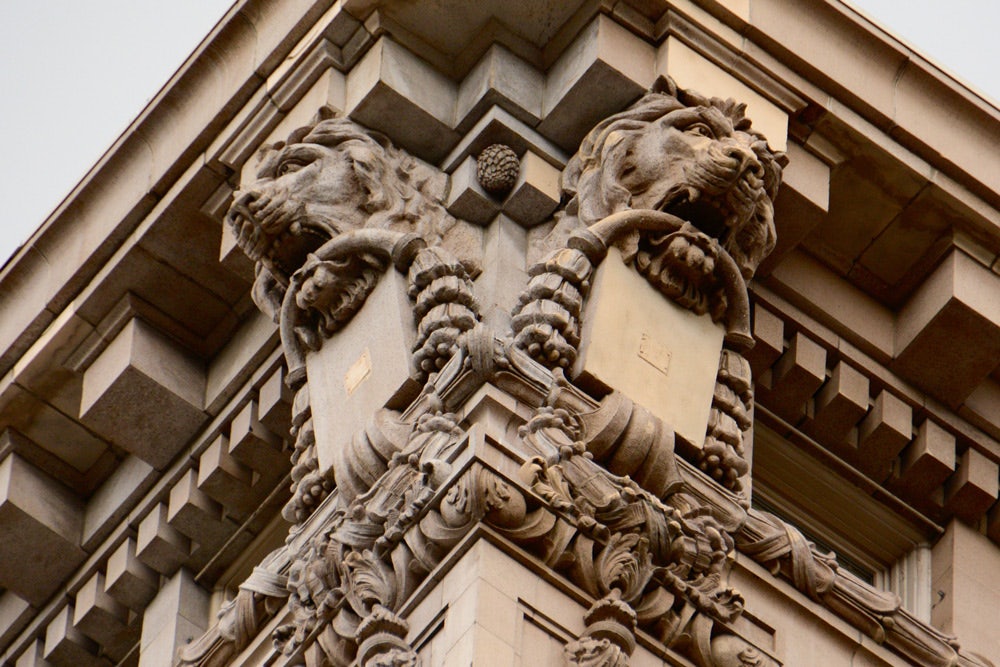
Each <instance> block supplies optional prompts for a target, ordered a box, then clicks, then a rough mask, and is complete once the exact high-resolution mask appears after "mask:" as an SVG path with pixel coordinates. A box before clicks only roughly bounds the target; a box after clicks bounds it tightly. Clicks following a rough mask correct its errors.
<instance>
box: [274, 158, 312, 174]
mask: <svg viewBox="0 0 1000 667" xmlns="http://www.w3.org/2000/svg"><path fill="white" fill-rule="evenodd" d="M306 164H307V163H306V162H305V161H304V160H298V159H288V160H284V161H283V162H282V163H281V164H279V165H278V168H277V169H276V170H275V171H276V173H277V174H278V176H284V175H285V174H291V173H292V172H295V171H298V170H299V169H302V167H305V166H306Z"/></svg>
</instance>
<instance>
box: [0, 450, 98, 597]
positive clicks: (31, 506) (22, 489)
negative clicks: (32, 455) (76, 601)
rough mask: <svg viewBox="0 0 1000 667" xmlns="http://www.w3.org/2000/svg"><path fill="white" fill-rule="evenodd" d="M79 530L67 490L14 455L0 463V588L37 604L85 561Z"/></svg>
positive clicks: (79, 515)
mask: <svg viewBox="0 0 1000 667" xmlns="http://www.w3.org/2000/svg"><path fill="white" fill-rule="evenodd" d="M82 526H83V511H82V508H81V505H80V502H79V501H78V500H77V499H76V498H75V497H74V496H73V494H72V493H71V492H70V491H69V490H68V489H66V488H65V487H63V486H62V485H61V484H59V483H58V482H56V481H55V480H53V479H51V478H50V477H48V475H46V474H45V473H44V472H42V471H41V470H39V469H37V468H35V467H34V466H32V465H31V464H29V463H28V462H27V461H25V460H24V459H22V458H21V457H20V456H18V455H17V454H15V453H13V452H11V453H9V454H7V456H6V458H4V459H3V461H2V462H0V535H2V536H3V537H2V539H0V587H2V588H6V589H9V590H11V591H13V592H14V593H15V594H16V595H17V596H19V597H21V598H24V599H25V600H27V601H28V602H30V603H31V604H33V605H35V606H38V605H41V604H42V603H43V602H45V600H46V599H48V597H49V596H50V595H51V594H52V593H53V592H54V591H55V590H56V589H57V588H58V587H59V586H60V585H61V584H62V580H63V578H64V577H66V576H67V575H68V574H70V573H71V572H72V571H73V570H74V569H75V568H76V566H77V565H79V564H80V563H81V562H82V561H83V559H84V558H85V557H86V554H85V553H84V551H83V550H82V549H81V548H80V533H81V530H82Z"/></svg>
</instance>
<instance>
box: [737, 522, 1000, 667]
mask: <svg viewBox="0 0 1000 667" xmlns="http://www.w3.org/2000/svg"><path fill="white" fill-rule="evenodd" d="M734 536H735V538H736V547H737V549H738V550H739V551H740V552H742V553H745V554H746V555H748V556H750V558H752V559H753V560H755V561H757V562H758V563H760V564H762V565H765V566H766V567H768V568H770V569H771V571H772V573H774V574H776V575H779V574H780V575H782V576H785V577H787V578H788V579H790V580H791V581H792V583H793V584H794V585H795V587H796V588H797V589H799V590H800V591H802V592H803V593H805V594H807V595H808V596H809V597H810V598H812V599H813V600H815V601H816V602H819V603H821V604H823V605H824V606H826V607H828V608H829V609H830V610H832V611H833V612H834V613H835V614H837V615H838V616H840V617H841V618H843V619H844V620H846V621H847V622H848V623H850V624H851V625H853V626H854V627H856V628H858V629H859V630H861V631H862V632H864V633H865V634H866V635H868V636H869V637H871V638H872V639H874V640H875V641H876V642H878V643H879V644H885V645H888V646H891V647H892V648H893V649H895V650H896V651H898V652H899V653H901V654H902V655H904V656H906V657H907V658H909V659H911V660H913V661H915V663H916V664H919V665H926V667H991V665H992V663H990V662H989V661H988V660H986V659H985V658H982V657H980V656H978V655H971V654H968V653H963V652H962V651H961V650H960V649H959V645H958V641H957V640H956V639H955V638H954V637H952V636H949V635H946V634H944V633H942V632H940V631H938V630H937V629H935V628H933V627H931V626H929V625H927V624H926V623H923V622H921V621H919V620H917V619H916V618H914V617H913V615H911V614H910V613H909V612H908V611H906V610H905V609H903V607H902V603H901V601H900V599H899V597H898V596H897V595H895V594H894V593H889V592H886V591H880V590H878V589H876V588H874V587H872V586H870V585H868V584H866V583H864V582H862V581H860V580H858V579H857V578H855V577H853V576H851V575H850V574H847V573H844V572H841V571H840V570H839V569H838V567H837V559H836V556H835V555H834V554H832V553H831V554H822V553H819V552H818V551H817V550H816V547H815V546H814V545H813V544H812V543H810V542H809V541H808V540H807V539H806V538H805V537H803V535H802V533H801V532H799V531H798V529H796V528H795V527H794V526H791V525H789V524H787V523H785V522H784V521H782V520H781V519H779V518H778V517H776V516H774V515H772V514H769V513H767V512H760V511H758V510H753V509H751V510H750V511H749V512H748V514H747V521H746V523H745V524H744V525H743V526H742V527H741V528H740V530H739V531H738V532H736V533H735V535H734Z"/></svg>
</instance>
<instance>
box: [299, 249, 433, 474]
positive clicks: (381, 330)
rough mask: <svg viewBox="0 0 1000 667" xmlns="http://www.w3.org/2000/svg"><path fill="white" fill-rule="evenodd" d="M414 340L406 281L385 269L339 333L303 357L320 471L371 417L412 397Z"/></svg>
mask: <svg viewBox="0 0 1000 667" xmlns="http://www.w3.org/2000/svg"><path fill="white" fill-rule="evenodd" d="M415 336H416V333H415V328H414V324H413V310H412V307H411V306H410V301H409V298H408V297H407V295H406V278H405V277H404V276H403V275H402V274H400V273H399V272H398V271H396V270H395V269H393V268H389V269H388V270H387V271H386V272H385V274H383V275H382V277H381V278H380V279H379V283H378V285H377V286H376V287H375V289H374V290H373V291H372V293H371V295H370V296H369V297H368V299H367V300H366V301H365V305H364V306H363V307H362V308H361V310H360V311H359V312H358V313H357V314H356V315H355V316H354V318H353V319H352V320H351V321H350V322H348V323H347V326H345V327H344V328H343V329H341V330H340V331H338V332H337V333H335V334H334V335H333V336H331V337H330V338H328V339H327V340H325V341H323V347H322V349H320V350H319V351H318V352H313V353H310V354H309V355H307V357H306V369H307V370H308V373H309V397H310V399H311V401H312V415H313V427H314V428H315V432H316V453H317V456H318V457H319V465H320V469H321V470H323V469H326V468H327V467H328V466H331V465H333V463H334V462H335V461H336V460H337V451H339V450H340V449H341V448H343V447H345V446H346V444H347V443H348V442H349V441H350V439H351V437H352V436H353V435H354V434H355V433H356V432H357V431H358V430H359V429H361V428H363V427H364V426H365V424H366V423H367V422H368V420H369V419H370V418H371V416H372V413H374V412H375V411H376V410H378V409H379V408H381V407H384V406H386V405H389V406H391V407H398V404H399V403H404V401H403V400H402V398H401V397H403V398H405V397H408V396H412V395H413V389H414V386H415V383H414V382H413V381H412V380H411V379H410V357H411V355H410V348H411V347H412V345H413V341H414V338H415Z"/></svg>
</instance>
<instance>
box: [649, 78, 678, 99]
mask: <svg viewBox="0 0 1000 667" xmlns="http://www.w3.org/2000/svg"><path fill="white" fill-rule="evenodd" d="M649 92H651V93H663V94H664V95H669V96H670V97H677V84H676V83H674V80H673V79H671V78H670V77H669V76H666V75H664V74H661V75H660V76H658V77H656V81H654V82H653V86H652V87H651V88H650V89H649Z"/></svg>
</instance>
